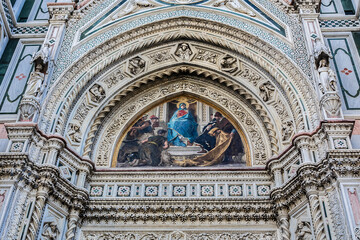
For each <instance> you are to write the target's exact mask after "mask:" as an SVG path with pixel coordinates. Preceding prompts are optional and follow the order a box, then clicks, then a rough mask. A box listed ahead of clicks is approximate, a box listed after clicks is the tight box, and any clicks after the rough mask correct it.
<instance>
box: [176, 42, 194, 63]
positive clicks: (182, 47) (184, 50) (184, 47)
mask: <svg viewBox="0 0 360 240" xmlns="http://www.w3.org/2000/svg"><path fill="white" fill-rule="evenodd" d="M192 54H193V52H192V51H191V49H190V46H189V44H187V43H180V44H179V45H178V47H177V49H176V51H175V55H176V56H178V57H179V58H181V59H182V60H190V57H191V55H192Z"/></svg>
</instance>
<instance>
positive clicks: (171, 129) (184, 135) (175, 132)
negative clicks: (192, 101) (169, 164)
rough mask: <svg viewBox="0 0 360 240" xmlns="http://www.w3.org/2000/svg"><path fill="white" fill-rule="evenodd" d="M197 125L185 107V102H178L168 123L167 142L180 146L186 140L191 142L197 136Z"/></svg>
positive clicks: (184, 144)
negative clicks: (177, 107) (176, 108)
mask: <svg viewBox="0 0 360 240" xmlns="http://www.w3.org/2000/svg"><path fill="white" fill-rule="evenodd" d="M197 125H198V124H197V123H196V122H195V119H194V117H193V115H192V114H191V113H190V112H189V111H188V110H187V109H186V104H185V103H180V105H179V109H178V110H176V112H175V113H174V114H173V116H172V117H171V119H170V121H169V123H168V137H167V138H168V142H169V143H170V144H172V145H174V146H182V147H185V146H186V145H187V143H188V142H190V143H191V144H192V143H193V142H194V141H195V139H196V138H197V137H198V133H197ZM187 140H188V141H187Z"/></svg>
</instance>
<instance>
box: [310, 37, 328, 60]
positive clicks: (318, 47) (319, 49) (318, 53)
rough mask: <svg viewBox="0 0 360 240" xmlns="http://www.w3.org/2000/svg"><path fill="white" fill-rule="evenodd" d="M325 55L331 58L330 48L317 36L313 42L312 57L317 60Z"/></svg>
mask: <svg viewBox="0 0 360 240" xmlns="http://www.w3.org/2000/svg"><path fill="white" fill-rule="evenodd" d="M327 57H330V58H332V57H331V53H330V49H329V48H328V47H326V46H325V44H323V43H322V41H321V38H319V37H317V38H316V39H315V43H314V58H315V60H317V61H318V62H319V61H320V60H321V59H323V58H327ZM317 65H318V64H317Z"/></svg>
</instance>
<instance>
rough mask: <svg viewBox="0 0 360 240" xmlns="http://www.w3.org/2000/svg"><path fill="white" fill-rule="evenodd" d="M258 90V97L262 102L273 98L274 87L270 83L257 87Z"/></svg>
mask: <svg viewBox="0 0 360 240" xmlns="http://www.w3.org/2000/svg"><path fill="white" fill-rule="evenodd" d="M259 90H260V96H261V97H262V99H263V100H264V102H267V101H269V100H271V99H272V98H273V97H274V91H275V87H274V86H273V85H272V84H271V83H270V81H267V82H265V83H263V84H261V85H260V86H259Z"/></svg>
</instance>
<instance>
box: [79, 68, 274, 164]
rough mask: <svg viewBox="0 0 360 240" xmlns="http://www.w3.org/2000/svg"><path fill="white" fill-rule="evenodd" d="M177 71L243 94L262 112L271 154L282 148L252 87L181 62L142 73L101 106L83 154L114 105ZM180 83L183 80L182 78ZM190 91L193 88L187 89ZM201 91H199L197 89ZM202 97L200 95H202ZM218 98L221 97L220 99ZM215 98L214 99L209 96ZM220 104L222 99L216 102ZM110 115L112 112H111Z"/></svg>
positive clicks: (258, 111) (270, 117)
mask: <svg viewBox="0 0 360 240" xmlns="http://www.w3.org/2000/svg"><path fill="white" fill-rule="evenodd" d="M178 74H182V75H184V74H188V75H193V76H194V75H196V76H200V77H201V78H202V79H206V80H207V84H208V86H212V85H215V84H216V83H221V85H222V86H223V88H224V87H226V88H227V91H230V92H231V93H232V94H234V95H240V98H239V97H238V98H239V99H241V100H239V99H237V100H238V101H242V102H246V104H247V105H248V107H249V108H252V109H253V110H252V111H253V112H256V114H257V115H258V116H259V118H260V119H261V121H262V125H263V127H264V128H265V129H266V133H267V134H266V135H267V138H268V139H269V140H270V146H271V147H270V149H271V152H272V154H277V153H278V150H279V146H278V145H279V143H278V139H279V136H278V134H277V132H278V131H277V130H276V129H275V126H274V123H273V121H274V120H273V117H272V116H270V115H269V114H268V112H267V110H266V109H265V108H264V106H263V105H262V103H260V102H259V100H258V98H256V97H254V96H252V94H251V93H249V91H247V90H246V89H245V88H244V87H243V86H242V85H241V84H240V83H239V82H236V81H235V80H231V79H230V78H225V77H223V76H221V75H219V74H216V73H215V72H213V71H210V70H208V69H205V68H201V67H198V66H191V65H184V64H180V65H177V66H173V67H171V68H167V69H165V70H162V71H156V72H154V73H152V74H149V75H147V76H146V77H142V78H139V79H136V80H134V81H132V82H131V83H130V84H128V85H127V86H125V87H123V88H122V89H121V90H119V91H118V93H117V94H116V95H115V96H114V97H112V99H111V100H110V101H109V102H108V104H107V105H106V106H104V107H102V108H101V110H99V111H98V113H97V114H96V116H95V118H94V119H93V120H92V124H91V127H90V128H89V130H88V133H87V136H86V140H85V146H84V153H83V155H84V156H88V157H89V154H90V153H91V152H92V151H94V148H93V140H94V139H96V138H98V137H100V136H99V127H100V126H101V124H102V123H103V119H104V118H105V117H107V116H108V114H109V113H110V112H113V111H114V107H118V105H119V104H120V102H122V101H123V98H124V97H126V96H128V95H131V96H133V97H134V99H137V97H136V95H137V94H138V90H137V89H138V88H139V87H141V86H142V85H146V84H149V83H150V82H152V81H164V79H168V78H169V77H170V76H172V77H176V76H177V75H178ZM179 84H181V82H179ZM187 92H188V93H190V91H187ZM194 94H195V95H196V94H199V93H194ZM200 97H201V96H200ZM217 100H219V99H217ZM220 100H222V101H225V102H223V105H224V106H222V108H226V107H229V106H228V104H229V101H228V100H225V98H221V99H220ZM209 101H213V100H209ZM217 104H219V106H220V103H217ZM110 115H111V114H110Z"/></svg>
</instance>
